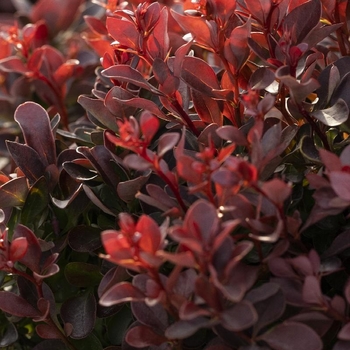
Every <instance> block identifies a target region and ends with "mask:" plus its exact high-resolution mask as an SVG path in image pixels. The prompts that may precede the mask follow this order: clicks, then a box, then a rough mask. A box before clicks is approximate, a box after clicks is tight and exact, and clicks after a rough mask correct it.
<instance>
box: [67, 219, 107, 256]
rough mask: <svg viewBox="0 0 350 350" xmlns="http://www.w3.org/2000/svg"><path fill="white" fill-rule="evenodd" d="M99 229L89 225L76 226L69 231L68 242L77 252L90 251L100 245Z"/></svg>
mask: <svg viewBox="0 0 350 350" xmlns="http://www.w3.org/2000/svg"><path fill="white" fill-rule="evenodd" d="M100 233H101V230H100V229H98V228H95V227H91V226H83V225H80V226H76V227H74V228H72V229H71V230H70V231H69V235H68V243H69V245H70V246H71V248H72V249H73V250H75V251H77V252H81V253H88V252H89V253H90V252H93V251H95V250H96V249H98V248H100V247H101V246H102V243H101V239H100Z"/></svg>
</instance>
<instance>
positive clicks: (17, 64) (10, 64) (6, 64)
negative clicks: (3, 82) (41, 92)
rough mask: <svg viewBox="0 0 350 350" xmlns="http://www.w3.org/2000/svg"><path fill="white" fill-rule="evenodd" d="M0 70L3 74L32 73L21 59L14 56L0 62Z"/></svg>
mask: <svg viewBox="0 0 350 350" xmlns="http://www.w3.org/2000/svg"><path fill="white" fill-rule="evenodd" d="M0 69H1V70H2V71H3V72H16V73H20V74H25V73H29V72H30V70H29V69H28V68H27V67H26V66H25V64H24V63H23V61H22V60H21V59H20V58H18V57H14V56H10V57H6V58H3V59H2V60H0Z"/></svg>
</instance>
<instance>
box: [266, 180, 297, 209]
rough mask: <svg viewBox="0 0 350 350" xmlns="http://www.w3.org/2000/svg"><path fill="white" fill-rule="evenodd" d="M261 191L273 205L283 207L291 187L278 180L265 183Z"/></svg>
mask: <svg viewBox="0 0 350 350" xmlns="http://www.w3.org/2000/svg"><path fill="white" fill-rule="evenodd" d="M262 190H263V191H264V193H265V194H266V195H267V196H268V198H269V199H271V201H272V202H273V203H275V204H277V205H280V206H282V205H283V203H284V201H285V200H286V199H287V198H288V197H289V196H290V194H291V192H292V188H291V186H289V185H288V184H286V183H285V182H284V181H282V180H280V179H278V178H275V179H272V180H270V181H268V182H265V183H264V184H263V186H262Z"/></svg>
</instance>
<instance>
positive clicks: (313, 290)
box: [303, 276, 323, 305]
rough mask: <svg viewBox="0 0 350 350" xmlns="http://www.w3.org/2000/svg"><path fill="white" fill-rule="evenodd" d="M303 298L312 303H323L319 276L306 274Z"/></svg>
mask: <svg viewBox="0 0 350 350" xmlns="http://www.w3.org/2000/svg"><path fill="white" fill-rule="evenodd" d="M303 300H304V301H305V302H306V303H310V304H318V305H321V304H322V301H323V296H322V291H321V287H320V282H319V280H318V279H317V277H315V276H306V278H305V281H304V285H303Z"/></svg>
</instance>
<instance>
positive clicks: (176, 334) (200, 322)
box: [165, 317, 213, 339]
mask: <svg viewBox="0 0 350 350" xmlns="http://www.w3.org/2000/svg"><path fill="white" fill-rule="evenodd" d="M212 324H213V322H211V321H210V320H209V319H207V318H204V317H198V318H196V319H194V320H191V321H177V322H175V323H173V324H172V325H171V326H170V327H168V328H167V330H166V331H165V336H166V337H167V338H168V339H185V338H188V337H190V336H191V335H193V334H194V333H196V332H197V331H198V330H199V329H201V328H206V327H209V326H211V325H212Z"/></svg>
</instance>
